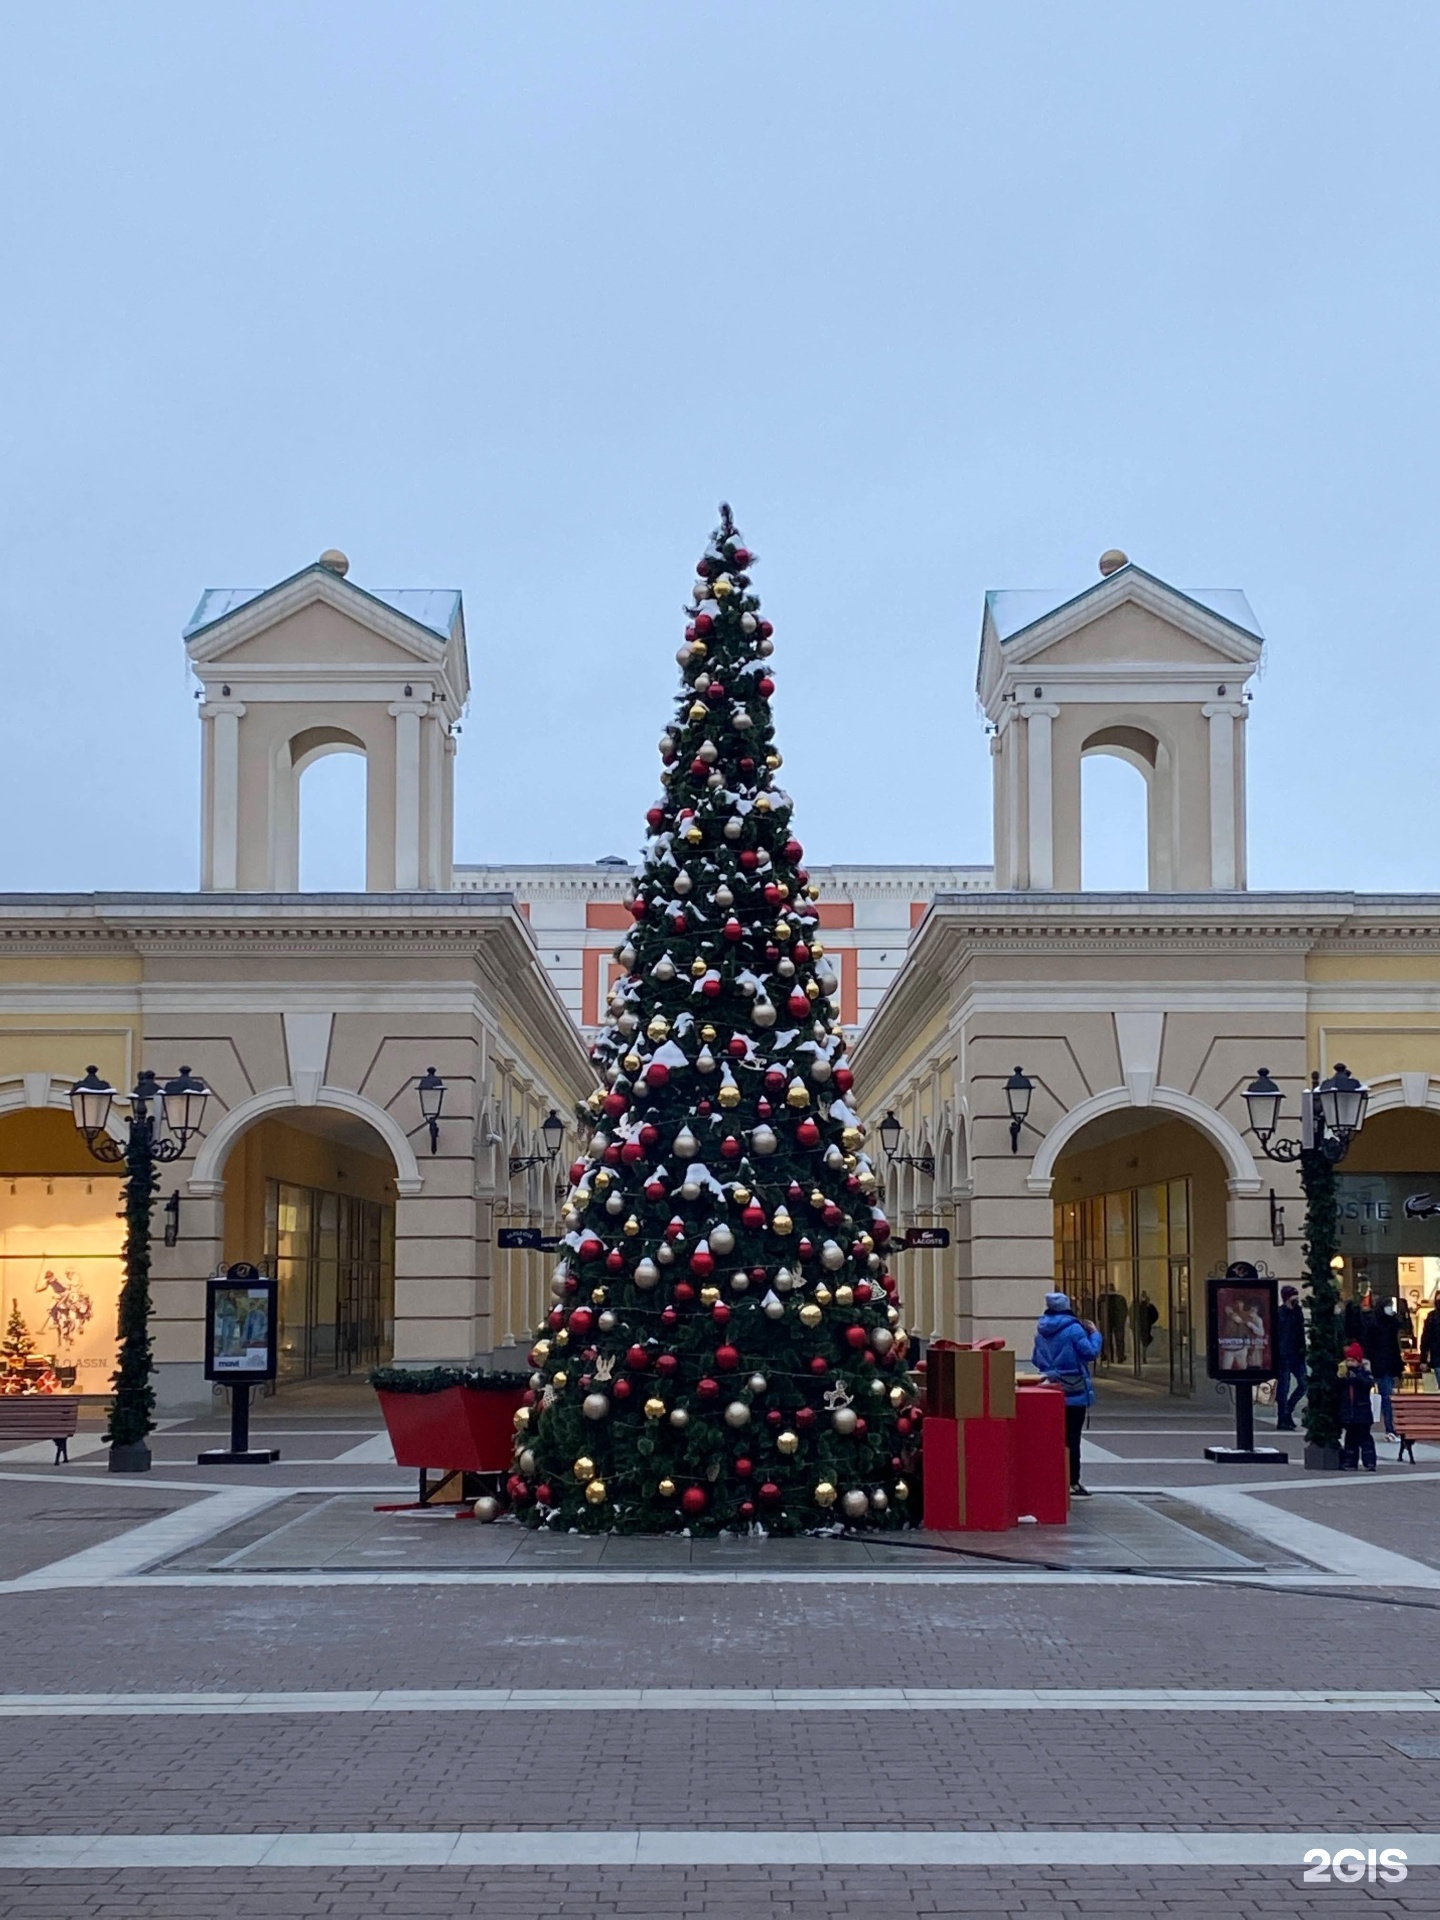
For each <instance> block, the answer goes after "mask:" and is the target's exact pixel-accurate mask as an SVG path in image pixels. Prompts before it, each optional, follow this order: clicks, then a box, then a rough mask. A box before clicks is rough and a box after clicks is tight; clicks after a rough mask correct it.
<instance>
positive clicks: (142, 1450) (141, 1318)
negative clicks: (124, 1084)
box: [70, 1067, 210, 1473]
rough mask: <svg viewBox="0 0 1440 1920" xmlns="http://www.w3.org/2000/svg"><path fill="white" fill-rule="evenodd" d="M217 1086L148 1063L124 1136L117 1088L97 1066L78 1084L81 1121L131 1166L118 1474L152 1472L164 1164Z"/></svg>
mask: <svg viewBox="0 0 1440 1920" xmlns="http://www.w3.org/2000/svg"><path fill="white" fill-rule="evenodd" d="M209 1095H210V1089H209V1088H208V1087H207V1086H206V1085H205V1083H204V1081H203V1080H200V1079H197V1078H196V1076H195V1075H194V1074H192V1073H191V1071H190V1069H189V1068H188V1067H181V1069H180V1072H179V1075H178V1076H177V1078H175V1079H174V1080H167V1081H166V1083H165V1085H164V1087H163V1088H162V1087H161V1085H160V1083H159V1081H158V1080H157V1079H156V1078H155V1075H154V1074H153V1073H151V1072H150V1071H149V1069H148V1068H147V1069H146V1070H145V1072H143V1073H142V1074H141V1075H140V1077H139V1078H138V1079H137V1080H136V1082H135V1090H134V1092H133V1093H131V1094H130V1095H129V1096H128V1098H129V1101H130V1114H129V1118H128V1119H127V1121H126V1123H125V1126H126V1135H125V1139H124V1141H123V1143H122V1142H121V1141H119V1140H114V1139H112V1138H111V1136H110V1134H109V1133H108V1132H107V1131H106V1123H107V1122H108V1120H109V1118H110V1109H111V1107H112V1105H113V1104H114V1101H115V1097H116V1095H115V1089H114V1087H112V1086H111V1085H110V1083H109V1082H108V1081H107V1080H102V1079H101V1078H100V1077H99V1075H98V1073H97V1072H96V1070H95V1068H94V1067H87V1068H86V1070H85V1078H84V1079H83V1080H77V1081H76V1082H75V1084H74V1086H73V1087H72V1088H71V1089H70V1108H71V1111H72V1113H73V1114H74V1116H75V1124H76V1126H77V1127H78V1128H79V1129H80V1131H81V1133H82V1134H83V1135H84V1136H85V1143H86V1145H87V1146H88V1147H89V1149H90V1151H91V1153H92V1154H93V1155H94V1156H95V1158H96V1159H97V1160H102V1161H105V1162H106V1163H107V1164H109V1165H112V1166H113V1165H117V1164H118V1163H120V1162H122V1161H123V1162H124V1166H125V1187H124V1194H125V1247H124V1254H123V1258H124V1263H125V1279H124V1283H123V1285H122V1286H121V1288H120V1312H119V1338H120V1351H119V1357H118V1361H117V1364H116V1368H115V1372H114V1373H113V1374H112V1375H111V1376H110V1380H111V1385H112V1386H113V1387H114V1389H115V1397H114V1399H113V1400H112V1401H111V1403H110V1418H109V1424H108V1426H107V1428H106V1436H105V1437H106V1439H107V1440H108V1441H109V1443H110V1471H111V1473H148V1472H149V1471H150V1449H149V1447H148V1446H147V1445H146V1443H145V1440H146V1435H147V1434H148V1433H150V1432H151V1430H152V1429H153V1428H154V1425H155V1389H154V1388H153V1387H152V1385H151V1384H150V1377H151V1375H152V1373H153V1372H154V1370H155V1358H154V1353H153V1350H152V1348H151V1344H150V1209H151V1207H152V1205H153V1204H154V1200H155V1194H156V1190H157V1188H158V1187H159V1184H160V1177H159V1173H158V1171H157V1170H158V1168H160V1167H161V1166H163V1165H164V1164H165V1163H166V1162H167V1161H170V1160H178V1159H179V1158H180V1156H181V1155H182V1154H183V1153H184V1152H185V1150H186V1148H187V1147H188V1146H189V1144H190V1142H191V1140H192V1139H193V1138H194V1137H195V1135H196V1134H197V1133H198V1132H199V1131H200V1125H201V1122H202V1121H203V1119H204V1117H205V1102H206V1100H207V1099H208V1098H209Z"/></svg>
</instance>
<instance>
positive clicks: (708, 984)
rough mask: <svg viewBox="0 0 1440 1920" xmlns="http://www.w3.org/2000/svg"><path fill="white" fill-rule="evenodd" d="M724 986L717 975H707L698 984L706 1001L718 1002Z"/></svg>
mask: <svg viewBox="0 0 1440 1920" xmlns="http://www.w3.org/2000/svg"><path fill="white" fill-rule="evenodd" d="M724 984H725V983H724V981H723V980H722V979H721V978H720V976H719V974H718V973H707V974H706V976H705V978H704V979H703V980H702V981H701V982H700V991H701V993H702V994H703V995H704V996H705V998H706V999H707V1000H718V999H719V998H720V990H721V988H722V987H723V986H724Z"/></svg>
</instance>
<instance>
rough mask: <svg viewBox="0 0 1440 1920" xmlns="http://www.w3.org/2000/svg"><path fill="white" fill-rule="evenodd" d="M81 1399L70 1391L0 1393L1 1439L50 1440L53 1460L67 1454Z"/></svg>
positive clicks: (64, 1456)
mask: <svg viewBox="0 0 1440 1920" xmlns="http://www.w3.org/2000/svg"><path fill="white" fill-rule="evenodd" d="M79 1420H80V1402H79V1399H78V1398H77V1397H76V1396H75V1395H74V1394H69V1393H5V1394H0V1440H53V1441H54V1442H55V1464H56V1466H57V1467H58V1466H59V1464H60V1462H61V1461H62V1460H68V1459H69V1458H70V1448H69V1444H68V1443H69V1440H70V1436H71V1434H72V1433H74V1431H75V1429H76V1427H77V1426H78V1424H79Z"/></svg>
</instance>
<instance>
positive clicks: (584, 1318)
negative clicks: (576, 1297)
mask: <svg viewBox="0 0 1440 1920" xmlns="http://www.w3.org/2000/svg"><path fill="white" fill-rule="evenodd" d="M594 1324H595V1316H594V1314H593V1313H591V1311H590V1309H589V1307H576V1308H575V1310H574V1312H573V1313H572V1314H571V1315H570V1320H569V1327H570V1331H571V1333H573V1334H574V1335H575V1337H576V1339H583V1338H584V1337H585V1335H586V1334H587V1333H589V1331H590V1329H591V1327H592V1326H593V1325H594Z"/></svg>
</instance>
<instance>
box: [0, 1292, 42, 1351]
mask: <svg viewBox="0 0 1440 1920" xmlns="http://www.w3.org/2000/svg"><path fill="white" fill-rule="evenodd" d="M34 1356H35V1338H34V1335H33V1334H32V1333H31V1331H30V1329H29V1327H27V1326H26V1324H25V1316H24V1314H23V1313H21V1311H20V1302H19V1301H18V1300H12V1301H11V1302H10V1323H9V1325H8V1326H7V1327H6V1329H5V1338H4V1339H3V1340H0V1361H3V1362H4V1363H5V1365H6V1366H7V1367H23V1366H25V1365H26V1364H27V1362H29V1361H30V1360H32V1359H33V1358H34Z"/></svg>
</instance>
